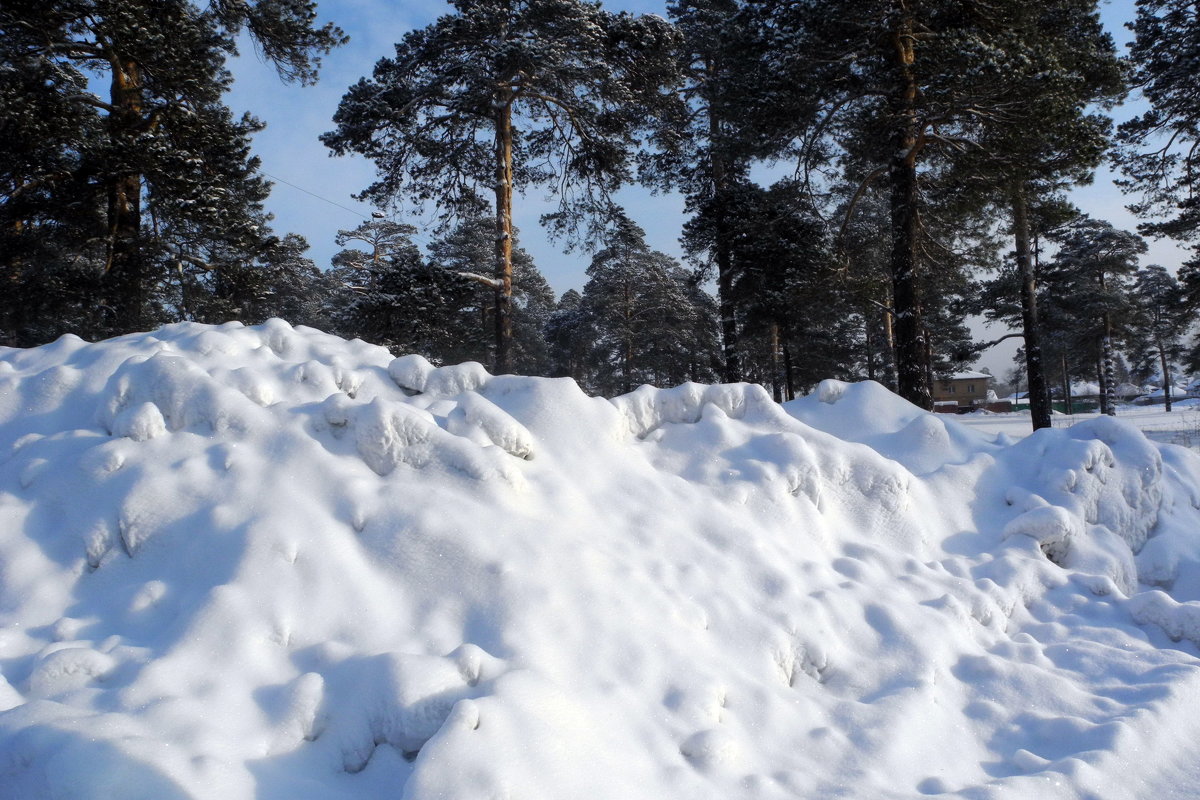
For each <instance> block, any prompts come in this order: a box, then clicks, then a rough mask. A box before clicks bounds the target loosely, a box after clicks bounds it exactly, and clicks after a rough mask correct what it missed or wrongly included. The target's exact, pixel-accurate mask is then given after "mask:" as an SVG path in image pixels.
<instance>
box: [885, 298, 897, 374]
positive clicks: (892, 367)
mask: <svg viewBox="0 0 1200 800" xmlns="http://www.w3.org/2000/svg"><path fill="white" fill-rule="evenodd" d="M893 317H894V314H893V313H892V311H890V310H888V309H886V308H885V309H884V310H883V339H884V346H885V347H886V350H885V352H884V359H883V367H884V372H885V373H887V378H888V388H889V389H891V390H892V391H893V392H895V393H896V394H899V393H900V386H899V385H898V384H897V382H896V325H895V319H894V318H893Z"/></svg>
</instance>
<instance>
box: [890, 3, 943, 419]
mask: <svg viewBox="0 0 1200 800" xmlns="http://www.w3.org/2000/svg"><path fill="white" fill-rule="evenodd" d="M902 5H903V4H902ZM903 11H904V14H903V16H902V18H901V21H900V25H899V28H898V30H896V32H895V34H894V36H893V45H894V49H895V53H894V55H895V66H896V78H897V83H896V88H895V92H894V94H893V95H892V97H891V103H890V106H891V109H890V111H891V116H892V136H891V139H892V141H891V148H890V151H891V153H892V155H891V163H890V164H889V166H888V175H889V177H890V179H891V228H892V254H891V268H892V306H893V308H894V309H895V312H896V384H897V388H898V390H899V394H900V396H901V397H903V398H904V399H905V400H908V401H909V402H910V403H912V404H913V405H916V406H918V407H919V408H924V409H926V410H931V409H932V408H933V395H932V392H931V390H930V383H929V376H928V369H927V366H928V365H927V364H926V363H925V360H926V359H925V355H926V350H925V347H924V343H923V342H922V341H921V339H922V337H921V333H922V330H923V328H924V325H923V321H922V319H921V316H922V312H921V299H920V293H919V291H918V287H917V275H916V268H917V236H918V229H919V215H918V211H917V155H918V153H919V151H920V141H919V139H920V136H919V130H918V122H917V105H916V104H917V82H916V77H915V75H914V72H913V61H914V58H915V52H914V48H913V42H914V31H913V24H912V18H911V16H910V15H909V13H908V11H907V9H906V8H905V9H903Z"/></svg>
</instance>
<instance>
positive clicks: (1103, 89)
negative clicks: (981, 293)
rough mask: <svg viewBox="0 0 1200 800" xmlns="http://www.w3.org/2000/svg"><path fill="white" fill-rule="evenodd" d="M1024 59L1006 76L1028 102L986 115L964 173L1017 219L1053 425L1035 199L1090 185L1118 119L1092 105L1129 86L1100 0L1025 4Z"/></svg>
mask: <svg viewBox="0 0 1200 800" xmlns="http://www.w3.org/2000/svg"><path fill="white" fill-rule="evenodd" d="M1014 24H1015V25H1016V26H1017V27H1016V28H1015V29H1014V31H1013V34H1012V38H1013V39H1014V40H1016V41H1017V42H1018V44H1015V45H1014V50H1017V51H1019V52H1021V53H1023V55H1024V58H1022V59H1019V60H1014V62H1013V66H1014V69H1012V70H1010V71H1009V72H1008V74H1007V75H1006V76H1005V80H1006V81H1007V82H1008V83H1010V84H1012V85H1015V86H1023V87H1025V88H1024V95H1023V96H1024V101H1023V102H1022V103H1020V104H1013V105H1012V106H1010V107H1008V108H1004V109H1001V110H1000V111H999V112H998V113H995V114H992V115H989V116H987V117H981V118H980V119H979V121H978V122H977V124H976V128H977V131H976V132H975V134H974V136H973V138H974V142H975V146H974V147H972V148H970V149H968V150H967V152H966V153H965V157H964V158H960V159H959V160H958V161H959V163H957V164H956V165H955V166H956V173H957V177H958V178H960V179H961V180H963V181H964V182H965V183H966V184H968V185H969V186H970V185H972V184H973V185H975V187H977V188H976V191H983V192H984V193H986V194H987V195H990V197H988V198H987V199H988V200H990V201H991V202H993V203H995V204H996V205H997V206H999V207H1001V208H1005V207H1007V209H1008V211H1009V214H1010V217H1011V221H1012V235H1013V239H1014V243H1015V265H1016V268H1017V272H1018V274H1019V276H1020V281H1019V283H1018V284H1017V285H1016V286H1015V287H1013V288H1014V289H1015V290H1016V291H1017V292H1018V295H1017V296H1019V298H1020V301H1021V314H1020V316H1019V318H1018V322H1019V328H1020V330H1021V332H1022V335H1023V337H1024V349H1023V351H1024V354H1025V358H1026V362H1027V363H1026V374H1027V376H1028V383H1029V399H1030V412H1031V419H1032V424H1033V428H1034V430H1037V429H1039V428H1048V427H1050V424H1051V421H1050V413H1051V408H1050V391H1049V380H1048V370H1047V366H1046V365H1045V364H1044V363H1043V359H1042V352H1041V350H1042V347H1041V326H1040V324H1039V321H1038V307H1037V275H1036V270H1035V264H1034V253H1033V230H1032V223H1031V205H1038V204H1041V203H1042V202H1043V201H1046V200H1049V199H1050V198H1052V197H1053V196H1054V195H1055V194H1056V193H1058V192H1060V191H1061V190H1063V189H1064V188H1066V187H1069V186H1070V185H1073V184H1080V183H1088V182H1090V181H1091V177H1092V172H1093V170H1094V169H1095V168H1096V166H1097V165H1098V164H1099V163H1100V160H1101V159H1102V158H1103V156H1104V155H1105V153H1106V151H1107V149H1108V146H1109V142H1110V129H1111V120H1110V119H1109V118H1108V117H1106V116H1104V115H1103V114H1101V113H1097V112H1095V111H1091V110H1089V109H1093V108H1095V107H1096V106H1097V105H1100V106H1111V104H1112V103H1113V102H1115V101H1116V100H1117V99H1119V98H1120V96H1121V95H1122V93H1123V91H1124V81H1123V74H1122V69H1121V64H1120V62H1119V60H1118V58H1117V54H1116V49H1115V46H1114V44H1113V41H1112V37H1111V36H1109V35H1108V34H1107V33H1106V32H1104V30H1103V28H1102V26H1101V24H1100V20H1099V16H1098V14H1097V11H1096V2H1095V0H1049V1H1048V2H1043V3H1029V4H1025V6H1024V7H1023V8H1020V9H1018V13H1017V14H1016V15H1015V17H1014Z"/></svg>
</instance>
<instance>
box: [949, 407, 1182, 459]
mask: <svg viewBox="0 0 1200 800" xmlns="http://www.w3.org/2000/svg"><path fill="white" fill-rule="evenodd" d="M1098 416H1100V414H1099V413H1098V412H1097V413H1093V414H1059V413H1055V414H1054V417H1053V418H1052V420H1051V422H1052V423H1053V425H1054V427H1055V428H1070V427H1071V426H1073V425H1077V424H1079V423H1081V422H1087V421H1088V420H1094V419H1096V418H1097V417H1098ZM1117 416H1118V417H1120V419H1121V421H1122V422H1128V423H1129V424H1130V425H1132V426H1134V427H1135V428H1137V429H1138V430H1140V431H1142V433H1144V434H1146V436H1147V437H1149V438H1150V439H1153V440H1154V441H1156V442H1164V443H1167V444H1177V445H1182V446H1183V447H1188V448H1190V449H1192V450H1196V451H1197V452H1198V453H1200V400H1197V399H1196V398H1182V399H1180V400H1177V401H1175V402H1174V403H1172V410H1171V412H1170V413H1167V412H1166V411H1165V410H1164V406H1162V405H1156V406H1133V405H1120V406H1118V407H1117ZM955 419H956V420H957V421H958V422H961V423H962V424H964V425H966V426H967V427H969V428H972V429H974V430H977V431H979V432H981V433H985V434H991V435H993V436H995V435H997V434H1003V435H1005V436H1007V437H1008V438H1009V440H1012V441H1015V440H1017V439H1023V438H1025V437H1026V436H1028V435H1029V434H1030V433H1031V426H1030V423H1029V412H1027V411H1026V412H1017V413H1013V414H989V413H975V414H964V415H961V416H955Z"/></svg>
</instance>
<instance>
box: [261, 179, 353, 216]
mask: <svg viewBox="0 0 1200 800" xmlns="http://www.w3.org/2000/svg"><path fill="white" fill-rule="evenodd" d="M258 171H259V173H260V174H262V175H264V176H266V177H268V178H270V179H271V180H273V181H279V182H280V183H282V184H285V185H287V186H290V187H292V188H293V189H295V190H297V191H300V192H304V193H305V194H307V195H312V196H313V197H315V198H317V199H318V200H320V201H322V202H324V203H329V205H331V206H337V207H338V208H340V209H342V210H343V211H349V212H350V213H351V214H353V215H354V216H356V217H358V218H359V219H363V220H370V217H368V216H367V215H365V214H363V213H362V212H360V211H355V210H354V209H353V208H348V207H346V206H344V205H342V204H341V203H338V202H336V201H333V200H330V199H329V198H328V197H322V196H321V195H319V194H317V193H316V192H310V191H309V190H308V189H305V188H304V187H303V186H297V185H296V184H294V183H292V182H291V181H285V180H284V179H283V178H278V177H276V176H274V175H272V174H271V173H269V172H267V171H266V170H264V169H260V170H258Z"/></svg>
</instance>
